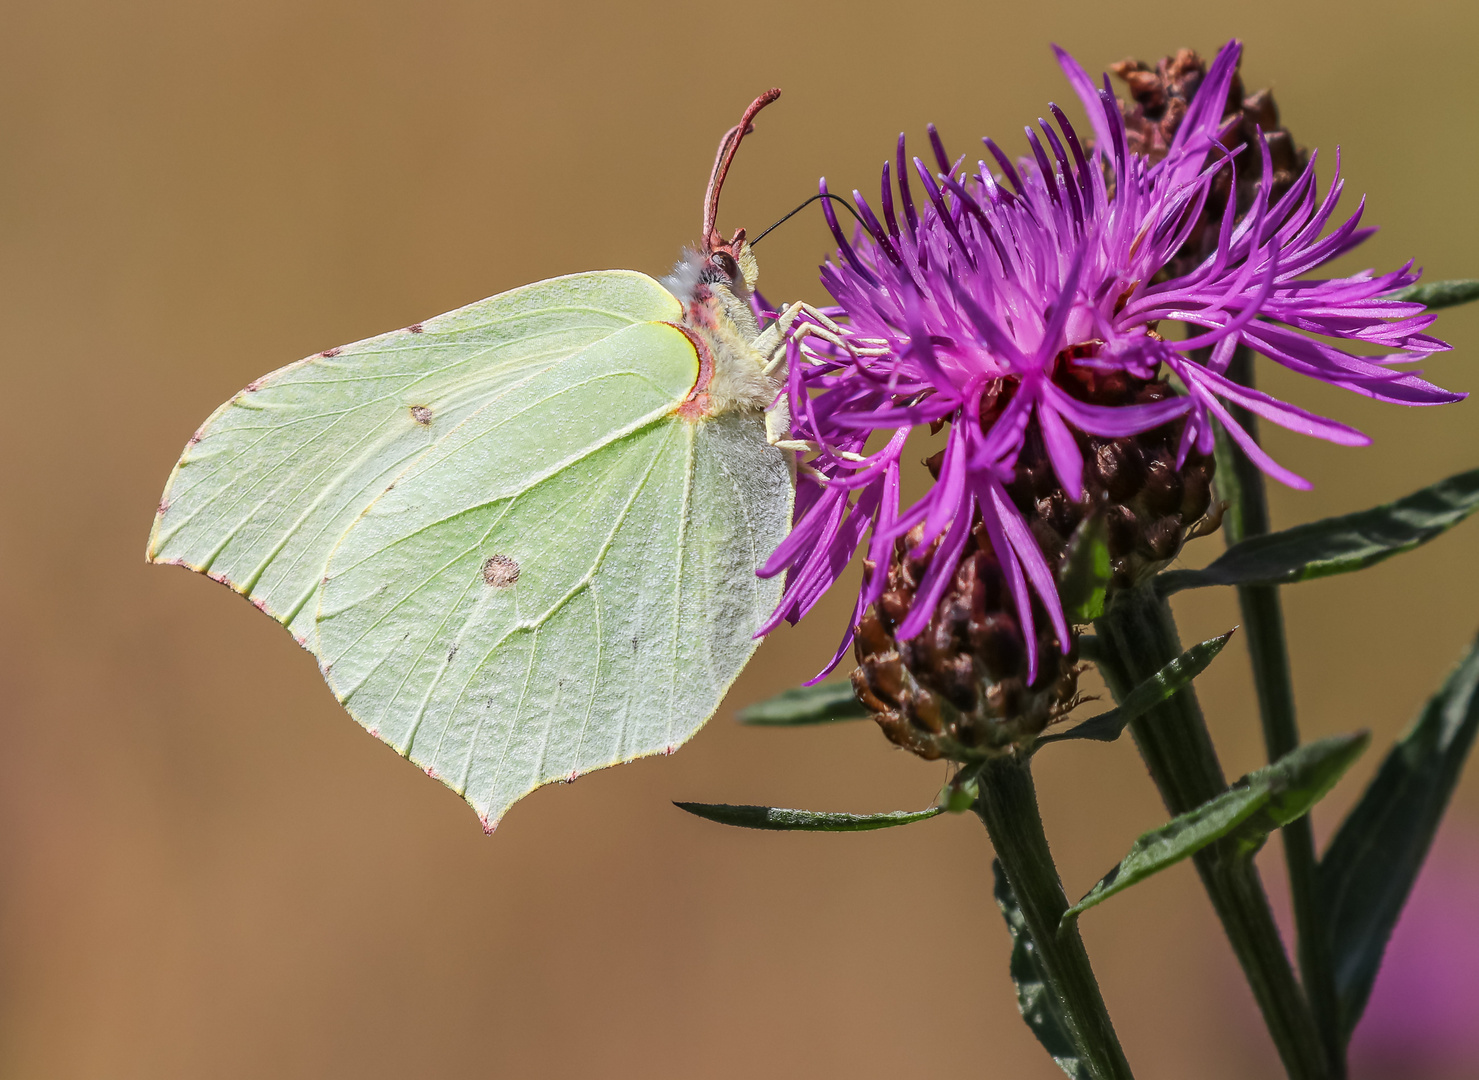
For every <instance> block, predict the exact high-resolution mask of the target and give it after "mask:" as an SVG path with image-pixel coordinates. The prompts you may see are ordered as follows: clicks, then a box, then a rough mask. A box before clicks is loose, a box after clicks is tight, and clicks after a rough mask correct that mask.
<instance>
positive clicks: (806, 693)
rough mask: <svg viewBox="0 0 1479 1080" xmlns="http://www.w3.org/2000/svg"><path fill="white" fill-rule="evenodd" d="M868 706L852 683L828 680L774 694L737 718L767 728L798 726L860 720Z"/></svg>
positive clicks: (741, 711)
mask: <svg viewBox="0 0 1479 1080" xmlns="http://www.w3.org/2000/svg"><path fill="white" fill-rule="evenodd" d="M867 715H868V710H867V708H866V707H865V706H864V705H863V703H862V702H861V701H859V700H858V696H857V695H856V694H854V693H853V689H852V683H850V682H825V683H818V684H817V685H816V686H797V687H793V688H792V689H790V690H783V691H782V692H781V693H779V694H777V695H776V696H775V697H773V698H770V699H768V700H766V701H762V702H760V703H759V704H758V705H751V706H750V707H749V708H747V709H741V710H740V711H739V714H738V716H736V717H735V719H737V720H738V721H739V722H740V723H741V724H757V725H764V726H768V727H799V726H801V725H803V724H830V723H832V722H833V721H834V720H861V719H863V718H864V717H866V716H867Z"/></svg>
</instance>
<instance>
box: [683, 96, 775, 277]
mask: <svg viewBox="0 0 1479 1080" xmlns="http://www.w3.org/2000/svg"><path fill="white" fill-rule="evenodd" d="M780 96H781V92H780V91H779V90H767V91H765V93H763V94H761V95H760V96H759V97H757V98H756V99H755V100H754V101H752V102H750V107H749V108H748V109H746V110H745V114H744V116H742V117H740V122H739V123H738V124H736V125H735V126H734V127H732V128H730V129H729V130H728V131H726V132H725V133H724V138H722V139H720V140H719V152H718V154H716V155H715V157H714V169H713V171H712V172H711V173H710V174H709V187H708V190H707V191H705V192H704V226H703V244H702V250H701V251H699V252H698V253H697V254H699V255H700V256H701V258H702V265H701V266H700V267H699V280H700V281H702V282H704V283H706V284H718V285H726V286H728V287H729V288H730V290H731V291H733V292H735V293H737V294H742V295H748V294H749V292H750V291H751V290H752V289H754V287H755V282H756V281H757V280H758V279H759V277H760V268H759V266H758V265H757V264H756V262H755V255H754V253H753V252H752V251H751V250H750V244H749V241H748V240H746V239H745V230H744V229H737V230H736V231H735V234H734V235H733V236H732V237H730V238H729V239H728V240H726V239H724V236H723V234H721V233H720V232H719V193H720V192H721V191H722V190H723V189H724V178H725V177H726V176H728V175H729V166H730V164H731V163H732V162H733V161H734V155H735V154H736V153H737V152H738V151H739V147H740V143H741V142H742V141H743V140H744V137H745V136H746V135H748V134H749V133H750V132H751V131H754V130H755V129H754V126H753V123H754V120H755V116H756V114H757V113H759V112H760V110H761V109H763V108H765V106H767V105H769V104H770V103H771V102H772V101H774V100H775V99H776V98H778V97H780Z"/></svg>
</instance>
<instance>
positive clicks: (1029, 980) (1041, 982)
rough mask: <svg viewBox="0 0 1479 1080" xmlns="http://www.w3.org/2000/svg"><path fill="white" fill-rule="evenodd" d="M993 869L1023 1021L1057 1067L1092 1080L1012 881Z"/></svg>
mask: <svg viewBox="0 0 1479 1080" xmlns="http://www.w3.org/2000/svg"><path fill="white" fill-rule="evenodd" d="M991 870H992V872H993V873H994V874H995V875H996V888H995V890H994V895H995V897H996V903H997V906H998V907H1000V908H1001V914H1002V917H1003V918H1004V919H1006V922H1007V930H1009V931H1010V932H1011V935H1012V960H1011V972H1012V984H1013V985H1014V986H1016V988H1017V1008H1018V1009H1019V1010H1021V1013H1022V1019H1023V1021H1025V1022H1026V1024H1027V1026H1028V1028H1030V1029H1031V1031H1032V1034H1034V1035H1036V1036H1037V1041H1038V1042H1040V1043H1042V1047H1043V1049H1044V1050H1046V1051H1047V1052H1048V1053H1049V1054H1050V1055H1052V1058H1053V1060H1054V1061H1055V1062H1057V1063H1058V1068H1060V1069H1062V1070H1063V1071H1064V1072H1065V1073H1067V1074H1068V1075H1069V1077H1071V1078H1072V1080H1093V1078H1092V1077H1091V1076H1090V1074H1089V1069H1088V1066H1087V1065H1085V1063H1084V1061H1083V1059H1082V1058H1080V1057H1079V1056H1078V1050H1077V1049H1076V1048H1075V1047H1074V1045H1073V1038H1072V1036H1070V1035H1069V1034H1068V1022H1067V1021H1066V1020H1065V1019H1064V1017H1063V1006H1062V1004H1061V1003H1060V1002H1059V1001H1058V995H1057V994H1056V993H1054V991H1053V988H1052V985H1051V984H1050V983H1049V982H1048V978H1047V975H1046V974H1045V973H1044V972H1043V969H1042V965H1041V964H1040V963H1039V962H1038V958H1037V947H1036V946H1035V945H1034V944H1033V943H1032V934H1031V932H1030V931H1029V930H1028V929H1027V919H1026V918H1025V917H1024V916H1023V914H1022V909H1021V908H1020V907H1019V906H1018V905H1017V897H1016V894H1014V893H1013V892H1012V885H1011V882H1009V881H1007V876H1006V874H1005V873H1004V872H1003V871H1002V868H1001V863H1000V862H999V861H997V860H995V859H993V860H992V861H991Z"/></svg>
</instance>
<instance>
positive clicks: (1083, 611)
mask: <svg viewBox="0 0 1479 1080" xmlns="http://www.w3.org/2000/svg"><path fill="white" fill-rule="evenodd" d="M1113 577H1114V570H1113V569H1112V568H1111V566H1110V562H1109V527H1108V525H1106V524H1105V521H1104V515H1103V514H1098V513H1096V514H1090V515H1089V516H1088V517H1087V518H1085V519H1084V520H1083V521H1082V522H1081V523H1080V524H1079V527H1078V528H1077V529H1075V530H1074V532H1073V536H1071V537H1070V538H1069V540H1068V548H1067V550H1066V551H1065V552H1064V555H1063V565H1062V567H1061V568H1060V569H1059V571H1058V597H1059V599H1060V600H1061V601H1062V602H1063V615H1064V617H1065V618H1066V619H1067V620H1068V621H1069V622H1070V623H1073V624H1075V625H1079V626H1082V625H1084V624H1085V623H1091V622H1093V621H1094V620H1095V619H1097V618H1098V617H1099V616H1100V615H1103V614H1104V598H1105V597H1106V596H1107V595H1108V593H1109V583H1110V581H1111V580H1112V579H1113Z"/></svg>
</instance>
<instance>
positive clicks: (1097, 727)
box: [1037, 627, 1237, 746]
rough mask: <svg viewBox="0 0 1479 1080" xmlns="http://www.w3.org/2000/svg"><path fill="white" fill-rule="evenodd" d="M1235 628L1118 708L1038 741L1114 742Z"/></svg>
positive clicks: (1185, 681) (1190, 652)
mask: <svg viewBox="0 0 1479 1080" xmlns="http://www.w3.org/2000/svg"><path fill="white" fill-rule="evenodd" d="M1236 629H1237V627H1234V628H1233V630H1236ZM1233 630H1229V631H1228V632H1227V633H1225V634H1220V635H1218V636H1217V637H1215V638H1211V639H1209V640H1207V641H1204V642H1202V643H1201V644H1200V645H1193V646H1192V647H1191V648H1189V649H1187V650H1186V652H1184V653H1182V654H1181V655H1180V656H1178V657H1177V658H1176V659H1175V660H1172V661H1171V662H1170V663H1169V664H1167V665H1166V666H1165V667H1163V668H1161V670H1159V671H1157V672H1156V673H1155V674H1154V675H1152V676H1151V677H1150V678H1148V679H1146V680H1145V681H1144V682H1143V683H1141V684H1140V685H1139V686H1137V687H1135V689H1133V690H1131V691H1130V692H1129V693H1128V694H1126V695H1125V700H1124V703H1123V704H1122V705H1120V706H1118V707H1117V708H1113V709H1110V710H1109V711H1108V712H1103V713H1100V714H1099V715H1098V716H1091V717H1089V719H1087V720H1085V721H1084V722H1083V723H1082V724H1079V725H1078V726H1077V727H1073V728H1070V729H1069V730H1067V731H1065V732H1062V733H1061V734H1058V735H1047V736H1044V737H1043V738H1040V739H1038V740H1037V742H1038V745H1039V746H1041V745H1042V744H1044V743H1050V742H1060V741H1062V740H1064V739H1093V740H1095V741H1096V742H1114V740H1115V739H1118V738H1119V737H1120V732H1122V731H1124V730H1125V728H1126V727H1128V726H1129V725H1130V722H1131V721H1132V720H1135V719H1137V718H1138V717H1140V716H1143V715H1144V714H1145V713H1148V712H1149V711H1150V710H1151V709H1153V708H1155V707H1156V706H1157V705H1159V704H1160V703H1161V702H1163V701H1165V700H1166V699H1167V698H1169V697H1170V696H1171V695H1172V694H1174V693H1176V692H1177V691H1178V690H1180V689H1182V688H1183V687H1185V686H1187V685H1189V684H1190V683H1191V681H1192V679H1194V678H1196V677H1197V676H1198V675H1200V674H1201V673H1202V672H1203V671H1205V670H1206V669H1207V665H1208V664H1210V663H1211V662H1212V660H1213V659H1214V658H1215V657H1216V656H1217V654H1218V653H1220V652H1221V651H1222V647H1223V646H1224V645H1226V644H1227V639H1228V638H1230V637H1232V636H1233ZM1082 641H1083V639H1080V645H1082ZM1080 655H1082V650H1080Z"/></svg>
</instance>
